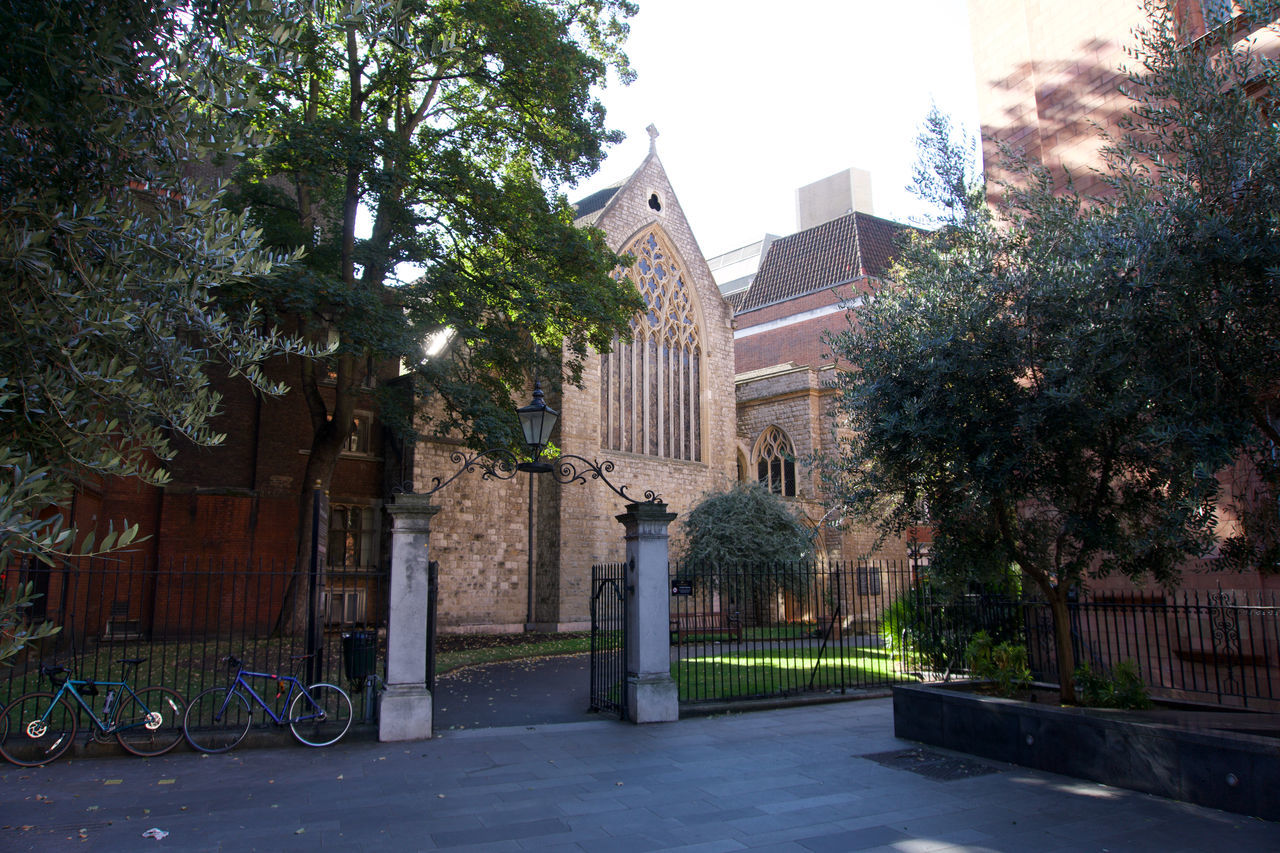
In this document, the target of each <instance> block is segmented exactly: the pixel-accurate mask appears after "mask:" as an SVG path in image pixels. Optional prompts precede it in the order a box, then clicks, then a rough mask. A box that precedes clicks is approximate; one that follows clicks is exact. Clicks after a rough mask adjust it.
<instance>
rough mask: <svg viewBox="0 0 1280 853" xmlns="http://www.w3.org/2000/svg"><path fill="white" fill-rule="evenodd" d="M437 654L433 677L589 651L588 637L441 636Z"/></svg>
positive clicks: (573, 634)
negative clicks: (458, 671) (506, 663)
mask: <svg viewBox="0 0 1280 853" xmlns="http://www.w3.org/2000/svg"><path fill="white" fill-rule="evenodd" d="M438 647H439V648H438V650H437V652H436V674H437V675H441V674H443V673H446V672H451V671H452V670H455V669H459V668H461V667H464V666H474V665H475V664H481V663H497V662H499V661H509V660H524V659H526V658H537V657H547V656H550V655H572V654H580V653H582V652H589V651H591V636H590V634H585V633H569V634H496V635H495V634H468V635H464V636H459V635H454V636H450V637H442V638H440V641H439V643H438Z"/></svg>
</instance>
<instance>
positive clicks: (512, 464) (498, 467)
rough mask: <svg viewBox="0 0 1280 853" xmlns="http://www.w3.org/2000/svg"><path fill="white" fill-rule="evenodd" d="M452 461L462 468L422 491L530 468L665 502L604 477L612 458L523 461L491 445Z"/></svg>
mask: <svg viewBox="0 0 1280 853" xmlns="http://www.w3.org/2000/svg"><path fill="white" fill-rule="evenodd" d="M449 462H450V463H452V464H454V465H458V466H460V467H459V468H458V470H457V471H455V472H454V473H453V474H452V475H450V476H448V477H444V478H441V477H432V478H431V488H429V489H427V490H426V491H424V492H421V493H420V494H422V495H433V494H435V493H436V492H438V491H440V490H441V489H443V488H444V487H445V486H447V485H449V484H450V483H452V482H453V481H454V480H456V479H458V478H459V477H461V476H462V475H463V474H465V473H466V472H467V471H479V472H480V479H482V480H510V479H511V478H512V477H514V476H515V475H516V474H517V473H518V472H520V471H527V472H528V473H530V474H550V475H551V477H552V478H553V479H554V480H555V481H556V482H557V483H561V484H563V485H568V484H570V483H586V482H587V480H588V479H591V480H599V481H600V482H602V483H604V484H605V485H606V486H608V487H609V489H610V490H611V491H612V492H613V493H614V494H615V495H617V496H618V497H620V498H622V499H623V500H624V501H626V502H627V503H636V504H638V503H648V504H657V503H662V498H661V496H659V495H658V493H657V492H655V491H653V490H652V489H646V490H645V492H644V499H643V500H640V499H638V498H636V497H635V496H634V495H630V494H628V493H627V488H628V486H629V484H623V485H622V486H615V485H614V484H613V483H612V482H611V481H610V480H609V478H608V477H606V476H605V475H606V474H612V473H613V471H614V468H615V467H616V466H615V465H614V463H613V462H612V461H611V460H609V459H606V460H604V461H603V462H600V461H596V460H593V459H587V458H586V457H584V456H574V455H572V454H565V455H561V456H559V457H557V458H555V459H551V460H548V461H545V462H521V461H520V460H519V459H518V458H517V457H516V455H515V454H514V453H512V452H511V451H510V450H507V449H505V448H491V449H489V450H485V451H482V452H480V453H477V454H475V455H474V456H467V455H466V454H465V453H463V452H462V451H460V450H455V451H453V452H452V453H450V454H449ZM395 491H396V492H399V493H402V494H410V493H412V491H413V487H412V484H410V483H405V484H403V485H402V486H400V487H397V488H396V489H395Z"/></svg>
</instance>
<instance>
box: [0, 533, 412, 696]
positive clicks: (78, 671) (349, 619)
mask: <svg viewBox="0 0 1280 853" xmlns="http://www.w3.org/2000/svg"><path fill="white" fill-rule="evenodd" d="M2 577H3V579H2V580H0V583H2V584H3V585H4V586H5V588H7V589H12V588H14V587H16V585H17V584H20V583H27V582H28V581H30V582H32V583H33V584H34V585H35V589H36V591H37V592H38V593H40V594H41V597H40V598H38V599H36V601H35V605H34V606H33V608H31V610H30V611H29V612H28V615H29V616H30V617H32V618H33V619H35V620H41V619H49V620H51V621H53V622H55V623H56V624H58V625H60V626H62V630H61V632H60V633H58V634H56V635H55V636H53V637H50V638H48V639H45V640H43V641H41V642H40V643H38V644H37V645H36V646H34V647H33V648H30V649H28V650H25V651H23V652H22V653H20V654H19V655H18V656H17V657H16V658H13V659H11V660H10V663H11V664H12V665H11V666H10V667H8V668H6V669H5V670H3V671H0V702H6V701H8V699H9V698H10V697H13V696H17V695H19V694H21V693H23V692H26V691H29V690H36V689H48V682H47V681H45V680H42V679H41V677H40V675H39V667H40V664H42V663H44V664H50V665H51V664H54V663H56V664H58V665H60V666H65V667H67V668H68V669H69V670H71V672H72V673H74V674H75V675H76V677H79V678H86V679H93V680H110V679H113V678H118V677H119V676H120V675H121V674H122V669H123V667H122V666H121V665H120V664H119V661H120V660H121V659H124V658H145V659H146V660H145V662H144V663H143V664H142V665H141V666H140V667H138V669H137V670H136V672H133V673H131V674H130V676H129V677H130V680H131V681H132V682H133V683H135V684H138V685H146V684H161V685H165V686H168V687H172V688H174V689H176V690H177V691H178V692H179V693H182V694H183V695H184V696H186V697H187V698H188V699H190V698H191V697H193V696H195V695H196V694H197V693H199V692H200V691H201V690H204V689H205V688H207V687H212V686H216V685H218V684H224V683H226V681H227V677H228V676H227V666H226V664H225V663H224V660H225V658H227V656H229V655H234V656H236V657H237V658H240V659H241V660H242V661H244V665H245V667H246V668H251V669H255V670H257V671H260V672H278V673H282V674H298V675H299V677H303V678H307V680H309V681H331V682H333V683H336V684H341V685H343V686H345V687H350V688H353V689H355V690H360V689H362V688H363V687H364V686H365V682H366V679H367V677H368V676H370V675H375V674H385V668H386V667H385V663H386V651H385V634H386V614H387V592H388V583H387V578H386V577H385V576H384V575H382V574H380V573H376V572H335V571H332V570H329V571H326V572H322V573H321V574H320V575H319V577H318V578H317V585H316V588H315V595H314V597H313V596H311V594H310V588H309V583H308V580H309V579H308V575H307V574H306V573H305V572H303V573H297V572H294V571H292V570H291V569H290V568H289V567H288V566H285V565H278V564H269V563H254V564H252V565H247V564H244V563H231V562H222V561H217V560H194V559H192V560H181V561H174V562H171V563H167V564H164V565H161V566H156V565H153V564H151V563H150V562H148V561H145V560H143V559H140V558H134V559H131V558H130V557H129V555H123V556H114V557H111V558H109V559H108V558H95V559H84V560H79V561H75V562H73V563H71V564H68V565H65V566H54V567H50V566H45V565H43V564H39V563H29V564H25V565H23V566H22V567H21V568H10V569H8V570H6V571H5V572H4V574H3V576H2ZM291 584H295V585H296V587H297V591H298V594H299V595H300V596H301V600H300V603H299V604H298V605H297V607H296V608H294V607H289V608H288V611H289V614H293V613H295V612H296V614H297V615H296V616H295V617H293V618H289V616H288V615H287V614H286V606H287V602H290V601H292V600H293V599H292V597H291V593H290V585H291ZM312 651H314V657H313V658H312V659H310V660H296V659H295V656H298V655H304V654H307V653H308V652H312ZM312 661H314V662H312ZM42 681H44V683H43V684H42V683H41V682H42ZM353 698H354V697H353Z"/></svg>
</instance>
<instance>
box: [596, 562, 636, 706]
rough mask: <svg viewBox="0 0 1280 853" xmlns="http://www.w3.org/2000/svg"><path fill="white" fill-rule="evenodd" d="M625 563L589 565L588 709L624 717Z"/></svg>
mask: <svg viewBox="0 0 1280 853" xmlns="http://www.w3.org/2000/svg"><path fill="white" fill-rule="evenodd" d="M628 565H629V564H627V563H606V564H603V565H597V566H592V567H591V710H592V711H605V712H609V713H614V714H617V715H618V716H620V717H622V718H623V719H626V714H627V706H626V700H627V697H626V688H627V568H628Z"/></svg>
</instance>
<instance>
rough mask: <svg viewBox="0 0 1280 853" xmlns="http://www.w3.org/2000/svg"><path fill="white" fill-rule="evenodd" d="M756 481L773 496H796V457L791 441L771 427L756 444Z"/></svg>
mask: <svg viewBox="0 0 1280 853" xmlns="http://www.w3.org/2000/svg"><path fill="white" fill-rule="evenodd" d="M756 479H757V480H758V481H759V482H760V484H761V485H762V486H766V487H767V488H768V489H769V491H771V492H773V493H774V494H775V495H783V496H785V497H788V498H793V497H795V496H796V455H795V451H794V449H793V448H792V446H791V439H790V438H788V437H787V434H786V433H785V432H783V431H782V430H781V429H779V428H778V427H776V426H771V427H769V428H768V429H766V430H765V431H764V433H763V434H761V436H760V440H759V441H757V442H756Z"/></svg>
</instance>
